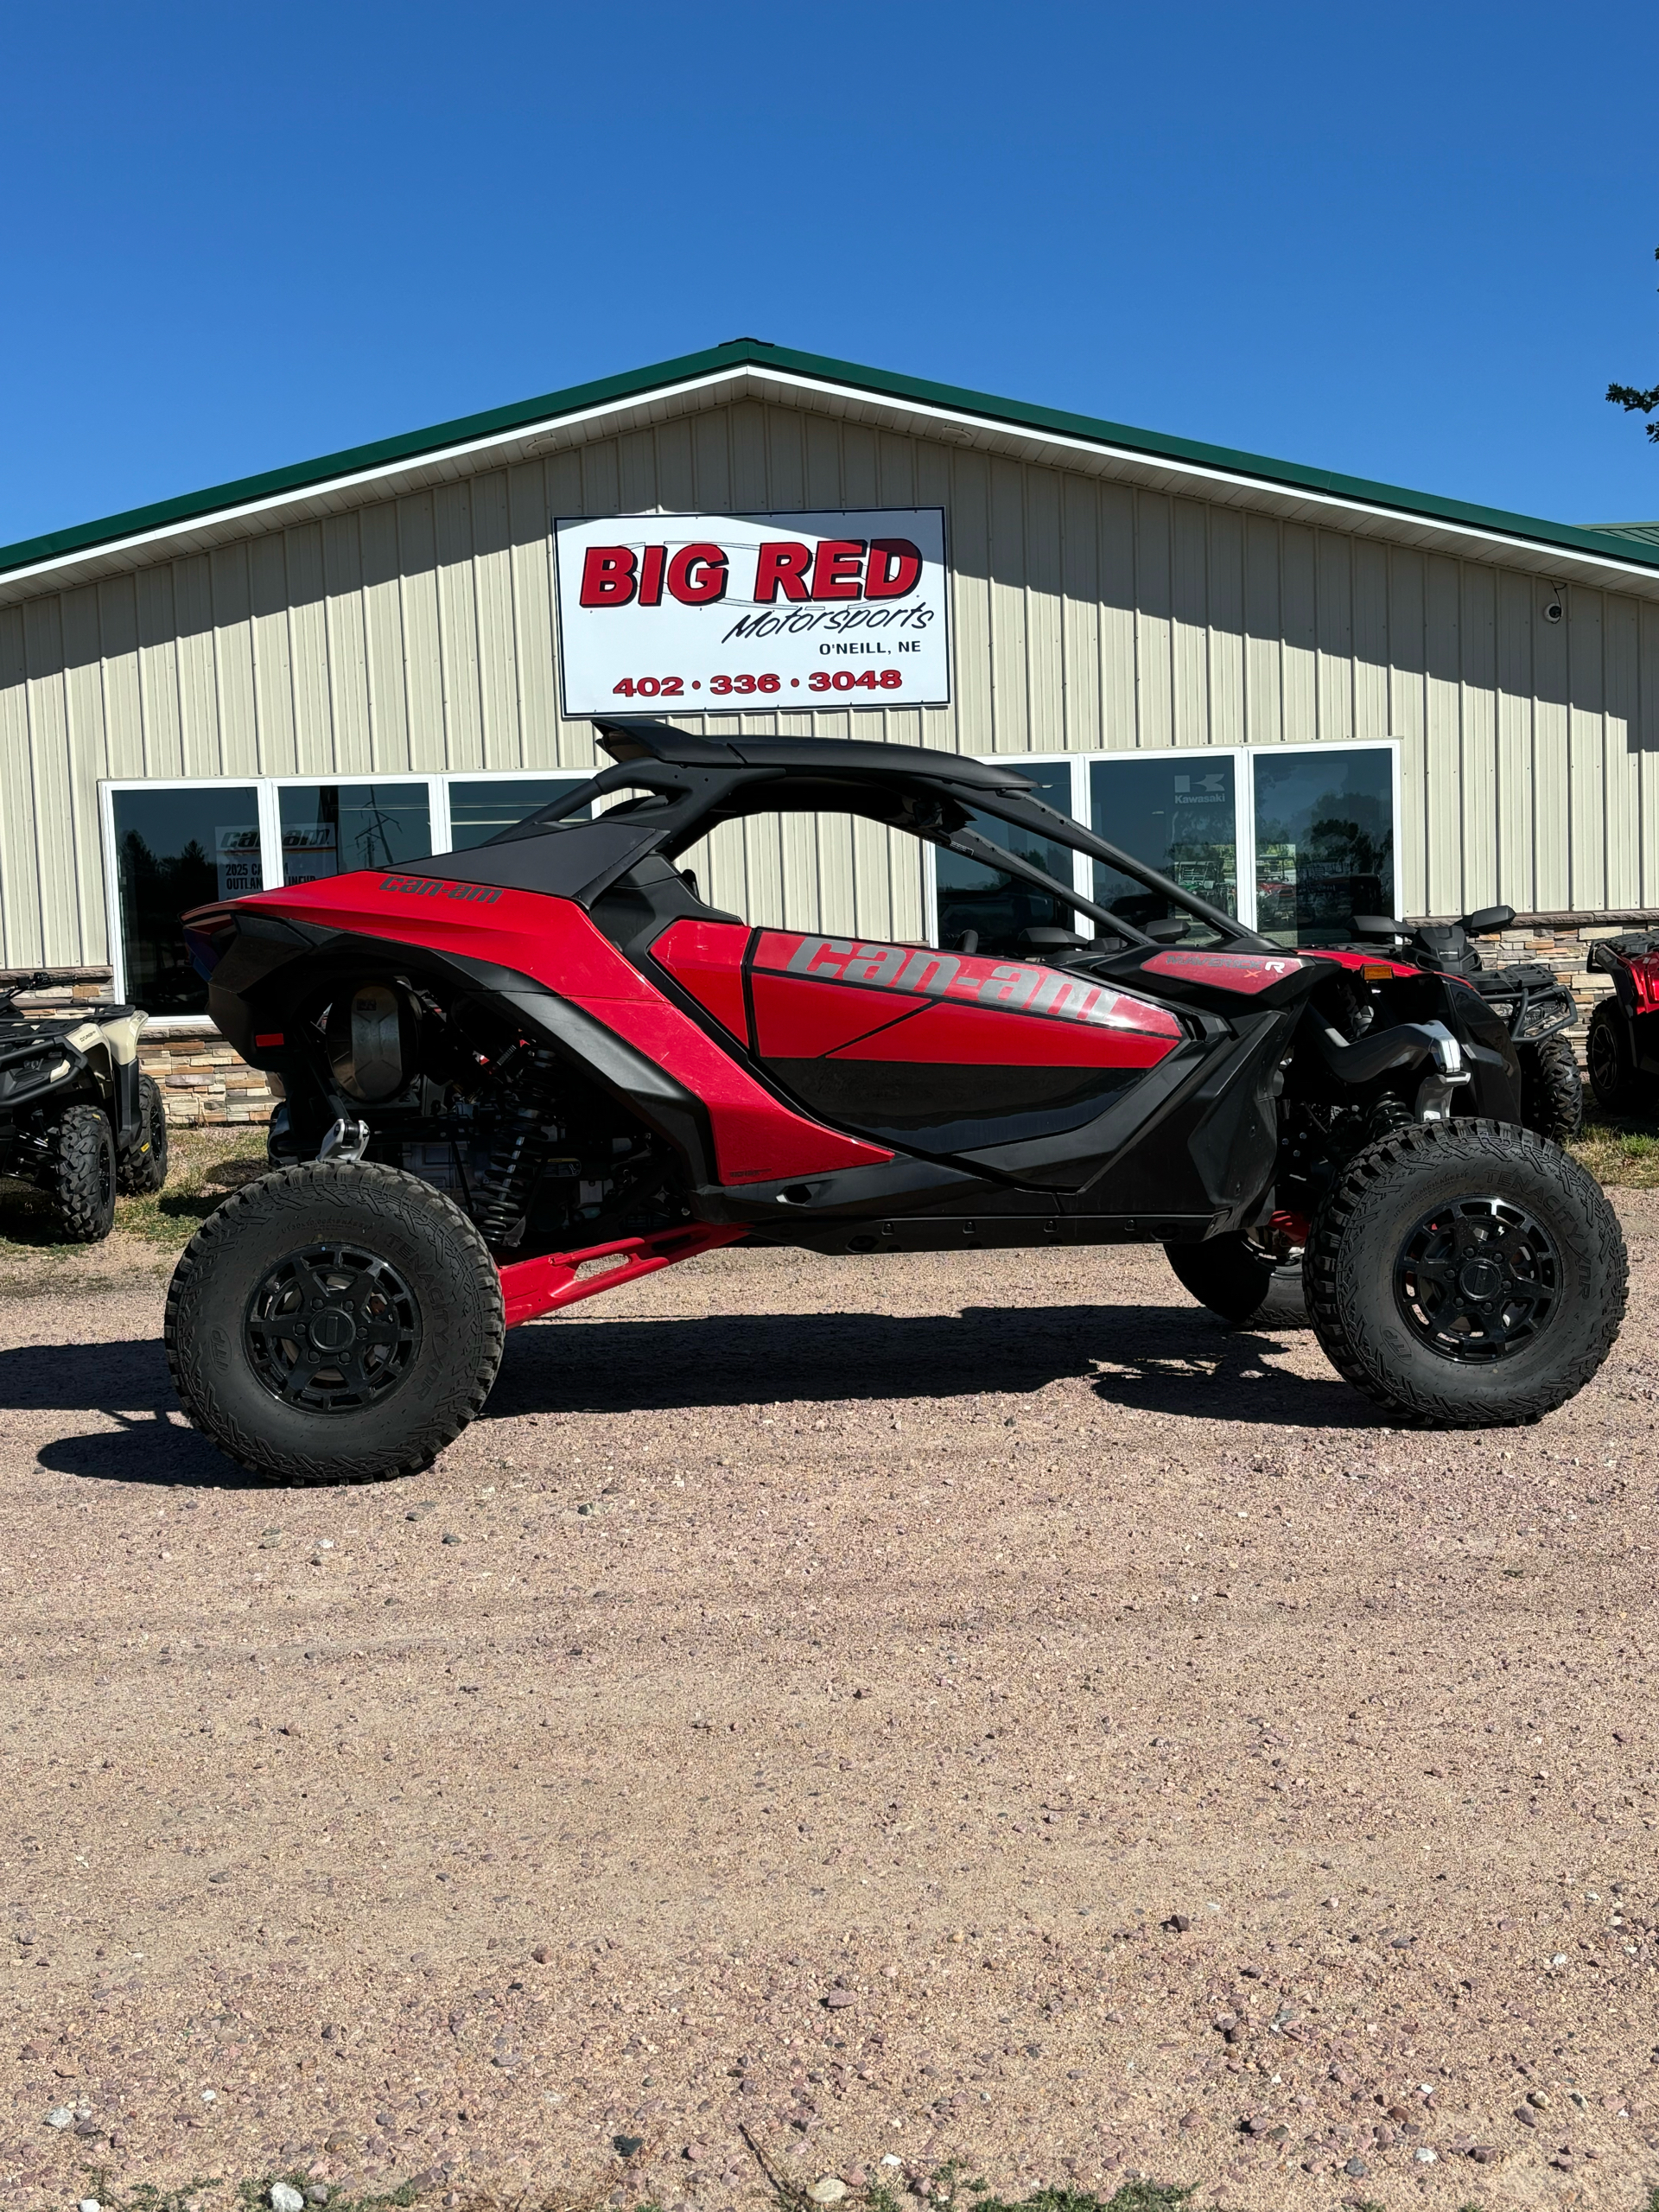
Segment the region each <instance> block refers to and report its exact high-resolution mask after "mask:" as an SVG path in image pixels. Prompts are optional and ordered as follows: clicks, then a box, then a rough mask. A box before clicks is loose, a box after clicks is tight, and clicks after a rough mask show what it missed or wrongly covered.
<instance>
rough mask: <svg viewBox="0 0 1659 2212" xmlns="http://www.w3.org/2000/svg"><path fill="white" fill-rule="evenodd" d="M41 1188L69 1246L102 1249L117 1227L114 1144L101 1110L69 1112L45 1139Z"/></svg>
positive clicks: (89, 1108) (69, 1109) (72, 1109)
mask: <svg viewBox="0 0 1659 2212" xmlns="http://www.w3.org/2000/svg"><path fill="white" fill-rule="evenodd" d="M40 1181H41V1189H42V1190H43V1191H44V1192H45V1193H46V1195H47V1197H48V1198H50V1199H51V1201H52V1205H53V1210H54V1212H55V1213H56V1215H57V1217H58V1230H59V1233H60V1236H62V1237H63V1240H64V1242H65V1243H68V1244H98V1243H102V1241H103V1239H104V1238H105V1237H106V1236H108V1235H109V1233H110V1231H111V1229H112V1228H113V1227H114V1226H115V1139H114V1137H113V1135H111V1129H110V1121H109V1116H108V1115H107V1114H105V1111H104V1109H103V1108H102V1107H101V1106H70V1107H67V1108H66V1109H65V1110H64V1111H63V1112H62V1113H61V1114H60V1115H59V1116H58V1118H57V1120H56V1121H55V1122H54V1123H53V1124H52V1126H51V1128H49V1129H48V1131H47V1133H46V1160H45V1162H44V1165H43V1166H42V1167H41V1179H40Z"/></svg>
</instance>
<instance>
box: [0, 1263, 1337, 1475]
mask: <svg viewBox="0 0 1659 2212" xmlns="http://www.w3.org/2000/svg"><path fill="white" fill-rule="evenodd" d="M1285 1349H1286V1344H1285V1340H1284V1339H1283V1338H1279V1337H1274V1336H1256V1335H1250V1334H1248V1333H1246V1332H1243V1331H1241V1330H1233V1329H1228V1328H1225V1327H1224V1326H1223V1325H1221V1324H1220V1323H1219V1322H1217V1321H1215V1320H1213V1319H1211V1317H1210V1316H1209V1315H1208V1314H1206V1313H1203V1312H1201V1311H1198V1310H1196V1309H1195V1310H1192V1311H1191V1312H1187V1311H1184V1310H1182V1309H1181V1308H1179V1307H1172V1306H1113V1307H1109V1308H1107V1309H1104V1310H1103V1309H1102V1308H1100V1307H1098V1306H1040V1307H1036V1308H1031V1307H1024V1308H1021V1309H1020V1310H1019V1311H1017V1312H1009V1311H1007V1309H1005V1308H1001V1307H995V1306H986V1307H970V1308H969V1310H968V1311H967V1312H966V1313H962V1314H960V1315H955V1314H920V1315H914V1316H900V1317H899V1318H897V1319H894V1318H893V1317H891V1316H889V1315H887V1314H885V1313H732V1314H725V1315H721V1316H716V1317H714V1318H711V1319H702V1320H695V1321H672V1320H665V1321H598V1320H589V1321H584V1322H582V1323H581V1324H579V1325H575V1326H571V1325H569V1324H565V1323H560V1322H551V1323H550V1324H548V1325H546V1326H544V1327H535V1328H528V1329H516V1330H514V1331H513V1332H512V1335H510V1336H509V1337H508V1338H507V1354H506V1357H505V1360H504V1361H503V1363H502V1367H501V1374H500V1377H499V1381H498V1382H497V1383H496V1386H495V1389H494V1391H493V1393H492V1395H491V1397H490V1402H489V1404H488V1405H487V1407H486V1408H485V1416H484V1417H485V1419H486V1420H489V1419H491V1418H495V1419H511V1418H512V1416H514V1415H516V1414H532V1413H534V1414H545V1413H573V1414H574V1413H617V1414H626V1413H645V1412H653V1413H655V1412H671V1411H675V1410H677V1409H679V1408H696V1407H698V1406H741V1405H755V1404H766V1405H779V1404H785V1403H788V1402H791V1401H798V1402H804V1403H810V1404H816V1405H823V1404H826V1403H830V1404H833V1403H837V1402H847V1401H851V1400H855V1399H860V1398H874V1399H878V1400H880V1399H891V1398H959V1397H971V1396H976V1395H982V1394H991V1395H1003V1394H1007V1395H1027V1394H1029V1393H1031V1392H1033V1391H1036V1390H1040V1389H1042V1388H1043V1386H1044V1385H1045V1384H1046V1383H1053V1382H1058V1380H1060V1379H1061V1378H1062V1377H1063V1376H1082V1377H1084V1379H1086V1380H1087V1381H1089V1382H1090V1383H1092V1385H1093V1387H1094V1389H1095V1390H1096V1393H1097V1394H1098V1395H1100V1396H1101V1397H1103V1398H1105V1399H1108V1400H1109V1401H1110V1402H1112V1403H1113V1404H1115V1405H1122V1406H1139V1407H1141V1408H1143V1409H1144V1410H1145V1411H1147V1412H1148V1413H1156V1414H1166V1415H1169V1416H1171V1417H1172V1418H1179V1419H1180V1420H1183V1421H1192V1420H1199V1421H1202V1420H1206V1419H1212V1420H1221V1421H1259V1422H1262V1423H1263V1424H1265V1425H1267V1426H1269V1427H1279V1426H1282V1425H1285V1424H1295V1425H1298V1426H1300V1427H1311V1428H1369V1427H1373V1426H1374V1425H1375V1423H1376V1421H1377V1420H1378V1419H1379V1416H1378V1415H1377V1414H1375V1413H1374V1412H1373V1411H1372V1409H1371V1408H1370V1407H1369V1406H1368V1405H1367V1404H1366V1402H1365V1401H1364V1400H1363V1398H1361V1397H1359V1396H1358V1395H1357V1394H1356V1393H1355V1392H1354V1391H1352V1390H1351V1389H1349V1388H1348V1386H1347V1384H1346V1383H1343V1382H1341V1381H1340V1380H1339V1379H1338V1377H1337V1376H1335V1375H1334V1374H1327V1375H1316V1376H1302V1375H1294V1374H1290V1373H1288V1372H1287V1371H1286V1370H1284V1369H1283V1368H1281V1367H1279V1366H1277V1365H1274V1364H1272V1363H1270V1362H1269V1358H1268V1356H1269V1355H1271V1354H1272V1353H1274V1352H1278V1351H1284V1350H1285ZM93 1411H97V1412H100V1413H103V1414H105V1415H106V1416H107V1418H108V1419H110V1420H111V1421H114V1422H115V1423H116V1424H117V1426H116V1427H114V1428H112V1429H108V1430H104V1431H101V1432H99V1433H95V1434H92V1435H87V1436H62V1437H57V1438H54V1440H53V1441H52V1442H50V1443H49V1444H47V1445H45V1446H42V1448H41V1452H40V1454H39V1459H40V1463H41V1465H42V1466H43V1467H48V1468H51V1469H52V1470H53V1471H54V1472H56V1473H60V1474H70V1475H79V1476H83V1477H86V1478H89V1479H91V1480H93V1481H99V1482H126V1483H164V1484H181V1485H183V1486H186V1487H190V1488H197V1489H209V1488H215V1487H216V1488H218V1489H220V1490H262V1489H264V1488H266V1487H267V1485H266V1484H263V1483H261V1482H259V1481H257V1479H256V1478H254V1477H252V1476H251V1475H247V1474H245V1473H244V1472H243V1471H241V1470H240V1469H239V1468H238V1467H234V1466H232V1464H231V1462H230V1461H229V1460H228V1459H225V1458H223V1457H222V1456H221V1455H220V1454H219V1452H217V1451H215V1450H214V1448H213V1446H212V1445H211V1444H209V1443H208V1442H207V1440H205V1438H202V1437H200V1436H198V1435H197V1434H196V1433H195V1431H194V1429H189V1428H185V1427H181V1426H180V1425H179V1423H178V1421H177V1419H176V1412H177V1402H176V1401H175V1398H174V1395H173V1387H172V1384H171V1383H170V1382H169V1381H168V1373H167V1363H166V1361H165V1360H164V1358H163V1357H162V1348H161V1345H160V1344H158V1343H156V1340H155V1339H154V1338H130V1339H129V1340H127V1341H125V1342H120V1343H114V1344H24V1345H20V1346H18V1347H17V1348H16V1349H15V1350H13V1351H6V1352H0V1413H7V1412H14V1413H59V1412H61V1413H64V1414H78V1413H91V1412H93Z"/></svg>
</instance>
